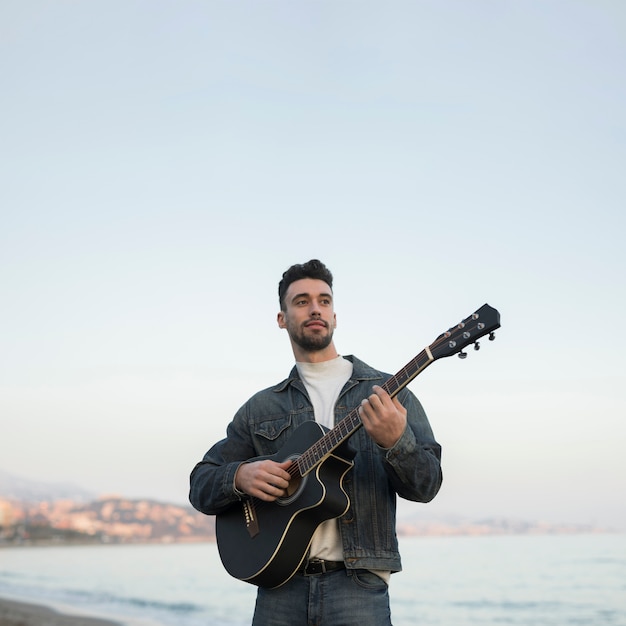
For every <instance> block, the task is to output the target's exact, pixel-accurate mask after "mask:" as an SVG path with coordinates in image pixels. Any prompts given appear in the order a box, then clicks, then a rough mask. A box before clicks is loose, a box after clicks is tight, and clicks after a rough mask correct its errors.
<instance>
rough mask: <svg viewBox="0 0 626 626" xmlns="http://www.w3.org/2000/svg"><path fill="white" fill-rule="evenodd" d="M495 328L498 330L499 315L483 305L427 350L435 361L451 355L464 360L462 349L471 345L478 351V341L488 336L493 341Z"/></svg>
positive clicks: (441, 336)
mask: <svg viewBox="0 0 626 626" xmlns="http://www.w3.org/2000/svg"><path fill="white" fill-rule="evenodd" d="M497 328H500V313H498V311H497V310H496V309H494V308H493V307H491V306H489V305H488V304H483V306H481V307H480V309H478V310H477V311H476V312H475V313H473V314H472V315H470V316H469V317H466V318H465V319H464V320H463V321H462V322H460V323H459V324H457V325H456V326H453V327H452V328H450V330H448V331H447V332H445V333H443V334H442V335H439V337H437V339H435V341H434V342H433V343H432V344H431V345H430V346H429V349H430V352H431V354H432V355H433V358H435V359H441V358H443V357H447V356H452V355H453V354H458V355H459V357H461V358H464V357H466V356H467V354H465V352H463V348H465V347H467V346H469V345H470V344H471V343H473V344H474V348H475V349H476V350H478V348H479V347H480V344H478V339H480V338H481V337H484V336H485V335H489V340H491V341H492V340H493V339H495V335H494V331H495V330H496V329H497Z"/></svg>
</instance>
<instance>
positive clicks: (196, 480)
mask: <svg viewBox="0 0 626 626" xmlns="http://www.w3.org/2000/svg"><path fill="white" fill-rule="evenodd" d="M332 286H333V277H332V274H331V273H330V271H329V270H328V269H327V268H326V266H325V265H324V264H323V263H321V262H320V261H318V260H311V261H309V262H307V263H304V264H302V265H293V266H292V267H290V268H289V269H288V270H287V271H286V272H285V273H284V274H283V277H282V280H281V281H280V283H279V287H278V293H279V301H280V312H279V313H278V317H277V321H278V325H279V327H280V328H284V329H285V330H286V331H287V334H288V335H289V340H290V342H291V347H292V350H293V354H294V357H295V361H296V365H295V367H294V368H293V369H292V371H291V373H290V374H289V377H288V378H287V379H286V380H284V381H283V382H281V383H279V384H278V385H276V386H274V387H271V388H269V389H265V390H263V391H260V392H259V393H257V394H255V395H254V396H253V397H252V398H250V400H248V402H246V404H244V405H243V407H242V408H241V409H239V411H238V412H237V414H236V415H235V417H234V418H233V421H232V422H231V423H230V425H229V426H228V430H227V436H226V439H223V440H222V441H220V442H218V443H217V444H215V445H214V446H213V447H212V448H211V449H210V450H209V451H208V452H207V453H206V455H205V456H204V459H203V460H202V461H201V462H200V463H198V464H197V465H196V467H195V468H194V470H193V472H192V474H191V490H190V500H191V503H192V504H193V506H194V507H195V508H196V509H198V510H199V511H202V512H204V513H206V514H208V515H215V514H220V513H223V512H224V511H225V510H227V509H228V508H229V507H230V506H231V505H232V504H233V503H235V502H238V501H239V500H240V499H242V498H243V499H245V498H249V497H252V498H256V499H258V500H263V501H267V502H273V501H275V500H277V499H279V498H281V497H284V496H285V495H286V494H287V491H286V490H287V487H288V485H289V481H290V479H291V474H290V473H289V471H288V470H289V467H290V466H291V463H292V462H291V461H289V460H286V461H282V460H281V461H277V460H271V459H267V458H265V459H259V457H267V456H270V455H272V454H274V453H275V452H277V451H278V450H280V449H281V448H282V446H283V445H284V444H285V442H286V441H288V440H289V437H290V435H291V434H292V433H293V431H294V429H295V428H296V427H297V426H299V425H301V424H302V423H303V422H305V421H307V420H315V421H317V422H319V423H320V424H322V425H324V426H326V427H328V428H332V426H333V425H334V424H335V423H337V422H339V421H340V420H341V419H343V418H344V417H345V416H346V415H347V414H348V413H349V412H350V410H352V409H354V408H355V407H359V409H358V410H359V415H360V419H361V422H362V424H363V428H360V429H358V430H357V431H356V433H355V434H354V435H353V436H352V437H351V438H350V439H349V442H348V443H349V445H350V447H351V448H352V449H353V452H355V455H354V458H353V461H354V467H353V468H352V469H350V471H349V472H348V473H347V475H346V477H345V480H344V489H345V491H346V493H347V495H348V496H349V500H350V506H349V508H348V510H347V511H346V512H345V513H344V514H343V515H342V516H341V517H340V518H339V519H331V520H328V521H325V522H323V523H322V524H321V525H320V526H319V527H318V528H317V530H316V531H315V534H314V535H313V538H312V541H311V546H310V549H309V553H308V555H307V557H306V559H305V562H304V563H303V565H302V567H301V568H300V570H299V571H298V572H297V573H296V574H295V575H294V576H293V577H291V578H290V579H289V580H288V581H287V582H286V583H285V584H283V585H281V586H279V587H277V588H275V589H266V588H263V587H259V589H258V593H257V601H256V607H255V612H254V618H253V622H252V624H253V626H309V625H312V624H315V625H322V626H385V625H390V624H391V616H390V608H389V595H388V590H387V588H388V583H389V578H390V574H391V573H392V572H396V571H399V570H400V569H401V562H400V554H399V552H398V542H397V537H396V530H395V518H396V495H399V496H400V497H402V498H406V499H408V500H413V501H417V502H429V501H430V500H432V498H434V497H435V495H436V494H437V492H438V491H439V487H440V486H441V480H442V474H441V465H440V459H441V448H440V446H439V444H438V443H437V442H436V441H435V439H434V437H433V433H432V430H431V428H430V425H429V423H428V419H427V417H426V414H425V413H424V410H423V409H422V407H421V405H420V403H419V401H418V400H417V398H416V397H415V396H414V395H413V394H412V393H411V392H410V391H408V390H407V389H404V390H402V391H401V392H400V393H399V394H398V395H397V396H395V397H394V398H391V397H390V396H389V394H387V392H385V391H384V389H383V388H382V387H381V385H382V384H383V383H384V382H385V381H386V380H387V379H388V378H389V376H388V375H386V374H383V373H381V372H379V371H377V370H374V369H373V368H371V367H369V366H368V365H366V364H365V363H363V362H362V361H360V360H359V359H357V358H356V357H354V356H346V357H342V356H340V355H339V354H338V352H337V350H336V348H335V344H334V340H333V335H334V330H335V327H336V325H337V318H336V315H335V310H334V304H333V290H332Z"/></svg>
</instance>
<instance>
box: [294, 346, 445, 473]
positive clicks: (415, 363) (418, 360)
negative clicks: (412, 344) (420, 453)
mask: <svg viewBox="0 0 626 626" xmlns="http://www.w3.org/2000/svg"><path fill="white" fill-rule="evenodd" d="M434 360H435V359H434V358H433V356H432V353H431V351H430V348H425V349H424V350H422V351H421V352H420V353H419V354H418V355H417V356H416V357H415V358H414V359H411V360H410V361H409V362H408V363H407V364H406V365H405V366H404V367H403V368H402V369H401V370H400V371H399V372H398V373H397V374H395V375H394V376H391V377H390V378H388V379H387V380H386V381H385V382H384V383H383V384H382V385H381V387H382V388H383V389H384V390H385V391H386V392H387V393H388V394H389V395H390V396H391V397H392V398H393V397H394V396H396V395H397V394H398V393H399V392H400V391H401V390H402V389H403V388H404V387H406V386H407V385H408V384H409V383H410V382H411V381H412V380H413V379H414V378H415V377H416V376H417V375H418V374H419V373H420V372H421V371H422V370H424V369H426V367H428V366H429V365H430V364H431V363H432V362H433V361H434ZM361 426H363V422H362V421H361V416H360V415H359V409H358V407H357V408H354V409H352V411H350V413H348V415H346V417H344V418H343V419H342V420H341V421H340V422H339V423H338V424H336V425H335V427H334V428H333V429H332V430H329V431H328V432H327V433H326V434H325V435H324V436H323V437H321V438H320V439H318V440H317V441H316V442H315V444H314V445H312V446H311V447H310V448H309V449H308V450H306V452H304V453H303V454H302V455H301V456H300V457H299V458H298V460H297V461H296V463H295V468H296V469H297V470H298V472H299V473H300V475H301V476H304V475H305V474H307V473H308V472H310V471H311V470H312V469H313V468H315V467H316V466H317V465H319V464H320V463H321V462H322V461H323V460H324V459H325V458H326V457H327V456H328V455H329V454H330V453H331V452H332V451H333V450H335V449H336V448H338V447H339V446H340V445H341V444H342V443H343V442H344V441H346V440H347V439H348V438H349V437H351V436H352V435H353V434H354V433H355V432H356V431H357V430H358V429H359V428H360V427H361Z"/></svg>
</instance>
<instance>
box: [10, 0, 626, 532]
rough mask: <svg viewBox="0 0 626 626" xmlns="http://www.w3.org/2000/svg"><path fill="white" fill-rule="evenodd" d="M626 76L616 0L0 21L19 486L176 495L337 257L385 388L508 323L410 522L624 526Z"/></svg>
mask: <svg viewBox="0 0 626 626" xmlns="http://www.w3.org/2000/svg"><path fill="white" fill-rule="evenodd" d="M625 68H626V5H625V4H624V3H623V2H622V1H621V0H528V1H525V2H513V1H508V0H501V1H497V0H475V1H473V2H466V1H464V0H437V1H435V0H415V1H410V2H409V1H406V2H403V1H397V0H391V1H390V2H385V3H382V2H371V1H368V0H364V1H362V2H356V1H345V0H332V1H326V0H316V1H311V0H303V1H301V2H287V1H285V0H268V1H266V2H256V1H254V2H253V1H251V0H242V1H240V2H226V1H219V2H217V1H214V0H205V1H203V2H198V1H190V0H181V1H180V2H175V3H174V2H165V1H163V0H150V1H139V0H130V1H128V0H124V1H121V0H106V1H103V0H94V1H93V2H84V3H79V2H69V1H65V0H30V1H29V2H8V1H4V2H0V81H1V84H2V96H1V102H2V115H1V116H0V137H1V138H2V139H1V144H2V149H1V150H0V160H1V162H0V425H1V430H0V469H1V470H4V471H5V472H9V473H11V474H14V475H17V476H20V477H25V478H29V479H34V480H39V481H45V482H69V483H73V484H76V485H80V486H82V487H85V488H87V489H90V490H93V491H94V492H96V493H98V494H109V493H115V494H120V495H122V496H126V497H150V498H156V499H159V500H163V501H170V502H178V503H185V502H187V492H188V476H189V472H190V471H191V469H192V468H193V466H194V465H195V463H196V462H197V461H199V460H200V459H201V458H202V456H203V454H204V453H205V451H206V450H208V448H209V447H210V446H211V445H212V444H213V443H214V442H215V441H217V440H218V439H220V438H222V437H223V436H224V433H225V429H226V426H227V424H228V422H229V421H230V419H231V418H232V416H233V414H234V412H235V411H236V410H237V408H238V407H239V406H241V405H242V404H243V403H244V402H245V401H246V399H247V398H248V397H249V396H250V395H251V394H252V393H254V392H255V391H257V390H259V389H262V388H265V387H267V386H270V385H273V384H274V383H276V382H278V381H280V380H282V379H283V378H284V377H285V376H286V375H287V374H288V372H289V370H290V369H291V367H292V365H293V355H292V353H291V349H290V347H289V341H288V338H287V336H286V335H285V333H284V331H282V330H280V329H279V328H278V326H277V324H276V313H277V312H278V299H277V284H278V281H279V279H280V276H281V275H282V273H283V271H285V270H286V269H287V267H289V266H290V265H292V264H293V263H301V262H305V261H307V260H309V259H311V258H319V259H321V260H322V261H324V262H325V263H326V264H327V265H328V266H329V267H330V269H331V271H332V272H333V274H334V276H335V284H334V292H335V308H336V313H337V319H338V328H337V331H336V334H335V343H336V346H337V348H338V350H339V352H340V353H341V354H355V355H357V356H358V357H359V358H361V359H362V360H365V361H366V362H368V363H369V364H371V365H373V366H375V367H377V368H379V369H382V370H384V371H387V372H390V373H395V372H396V371H398V370H399V369H401V367H403V366H404V365H405V363H407V362H408V361H409V360H411V359H412V358H413V357H414V356H415V355H416V354H418V353H419V352H420V351H421V350H422V349H423V348H424V347H425V346H427V345H429V344H430V343H432V342H433V341H434V340H435V338H436V337H437V336H438V335H439V334H440V333H442V332H444V331H445V330H447V329H448V328H449V327H451V326H454V325H455V324H457V323H458V322H459V321H460V320H461V319H463V318H465V317H467V316H468V315H469V314H471V313H472V312H473V311H474V310H476V309H477V308H479V307H480V306H481V305H483V304H484V303H489V304H490V305H491V306H493V307H495V308H497V309H498V310H499V312H500V314H501V321H502V328H501V329H500V330H499V331H498V332H497V333H496V335H497V336H496V340H495V341H494V342H489V341H484V342H482V344H481V349H480V351H478V352H475V351H473V350H472V351H470V353H469V355H468V358H467V359H464V360H459V359H457V358H456V357H451V358H447V359H441V360H437V361H436V362H434V363H433V364H432V365H431V366H430V367H429V368H428V369H426V370H425V371H424V372H422V373H421V374H420V376H419V377H418V378H417V379H416V380H414V381H413V382H412V383H411V385H410V389H411V390H412V391H413V392H414V393H415V394H416V395H417V396H418V397H419V399H420V400H421V402H422V404H423V405H424V407H425V409H426V412H427V414H428V416H429V419H430V422H431V425H432V427H433V430H434V432H435V436H436V438H437V439H438V441H439V442H440V443H441V445H442V447H443V461H442V463H443V471H444V485H443V487H442V490H441V492H440V494H439V495H438V496H437V498H436V499H435V500H434V501H433V502H432V503H430V504H427V505H423V504H411V505H404V504H403V507H404V506H408V507H409V508H408V509H406V510H408V511H410V512H411V513H415V514H418V515H420V514H423V515H424V516H438V515H449V514H454V515H461V516H465V517H469V518H473V519H481V518H485V517H490V516H499V517H505V518H512V519H519V520H537V521H546V522H550V523H560V522H564V523H581V524H596V525H601V526H605V527H611V528H617V529H621V530H626V505H624V503H623V494H624V492H625V491H626V454H624V447H625V445H626V425H625V419H624V418H625V417H626V401H625V399H624V389H625V384H626V366H625V355H624V349H625V347H626V346H625V342H624V338H623V336H622V334H621V328H622V327H623V323H622V320H621V315H622V313H623V312H624V311H625V310H626V290H625V281H624V277H625V276H624V274H625V269H626V252H625V247H624V244H623V233H624V230H625V228H626V217H625V212H624V198H625V192H626V176H624V171H625V166H626V158H625V157H626V81H625V80H624V78H625ZM618 331H619V332H618ZM402 510H405V509H404V508H403V509H402Z"/></svg>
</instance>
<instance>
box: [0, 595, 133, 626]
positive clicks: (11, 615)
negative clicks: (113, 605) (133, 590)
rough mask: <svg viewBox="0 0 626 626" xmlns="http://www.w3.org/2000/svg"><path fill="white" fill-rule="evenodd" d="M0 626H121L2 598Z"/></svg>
mask: <svg viewBox="0 0 626 626" xmlns="http://www.w3.org/2000/svg"><path fill="white" fill-rule="evenodd" d="M0 626H121V624H120V623H119V622H113V621H111V620H107V619H102V618H99V617H87V616H83V615H67V614H65V613H59V612H58V611H55V610H54V609H51V608H49V607H47V606H43V605H40V604H30V603H26V602H21V601H17V600H9V599H8V598H2V597H0Z"/></svg>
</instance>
